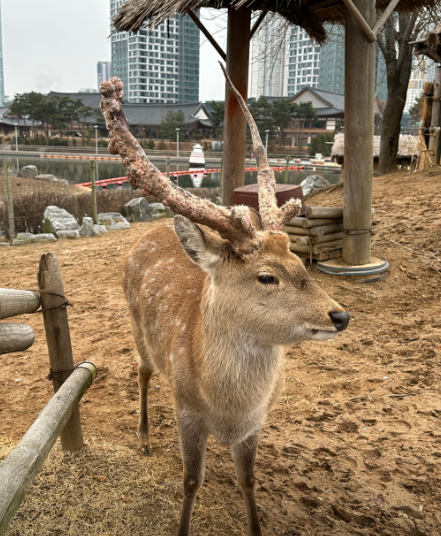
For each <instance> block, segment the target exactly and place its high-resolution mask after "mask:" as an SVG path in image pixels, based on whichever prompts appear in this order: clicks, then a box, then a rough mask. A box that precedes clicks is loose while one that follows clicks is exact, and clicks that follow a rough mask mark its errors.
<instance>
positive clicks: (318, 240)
mask: <svg viewBox="0 0 441 536" xmlns="http://www.w3.org/2000/svg"><path fill="white" fill-rule="evenodd" d="M290 240H291V242H292V239H290ZM310 240H312V241H313V242H312V243H313V244H323V243H325V242H333V241H334V240H343V232H341V233H331V234H327V235H323V236H319V237H313V236H309V237H308V236H298V237H297V238H296V239H295V243H296V244H297V245H298V246H308V245H309V243H310Z"/></svg>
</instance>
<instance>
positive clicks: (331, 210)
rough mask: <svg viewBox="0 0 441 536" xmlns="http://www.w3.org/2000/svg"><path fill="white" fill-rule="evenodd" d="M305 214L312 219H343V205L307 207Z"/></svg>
mask: <svg viewBox="0 0 441 536" xmlns="http://www.w3.org/2000/svg"><path fill="white" fill-rule="evenodd" d="M305 216H306V217H307V218H310V219H318V218H338V219H340V220H341V219H343V207H306V212H305Z"/></svg>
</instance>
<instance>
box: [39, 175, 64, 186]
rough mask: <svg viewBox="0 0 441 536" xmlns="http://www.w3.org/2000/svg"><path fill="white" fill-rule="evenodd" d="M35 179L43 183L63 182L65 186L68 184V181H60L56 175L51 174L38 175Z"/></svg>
mask: <svg viewBox="0 0 441 536" xmlns="http://www.w3.org/2000/svg"><path fill="white" fill-rule="evenodd" d="M34 178H35V179H37V180H41V181H49V182H62V183H64V184H68V181H67V180H66V179H58V178H57V177H56V176H55V175H52V174H50V173H40V175H36V176H35V177H34Z"/></svg>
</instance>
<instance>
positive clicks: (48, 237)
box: [11, 233, 57, 246]
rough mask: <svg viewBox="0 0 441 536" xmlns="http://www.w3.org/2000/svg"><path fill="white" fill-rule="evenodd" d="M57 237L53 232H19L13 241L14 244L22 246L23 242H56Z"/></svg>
mask: <svg viewBox="0 0 441 536" xmlns="http://www.w3.org/2000/svg"><path fill="white" fill-rule="evenodd" d="M56 240H57V239H56V238H55V236H54V235H53V234H52V233H40V234H32V233H17V237H16V238H15V240H13V241H12V243H11V245H12V246H20V245H21V244H33V243H34V242H56Z"/></svg>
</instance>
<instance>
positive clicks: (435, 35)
mask: <svg viewBox="0 0 441 536" xmlns="http://www.w3.org/2000/svg"><path fill="white" fill-rule="evenodd" d="M411 44H412V45H415V48H414V54H415V55H416V56H419V55H420V54H424V55H425V56H427V57H429V58H430V59H432V60H433V61H435V62H437V63H441V22H440V23H438V24H437V25H436V27H435V28H434V29H433V30H431V31H430V32H429V33H428V34H426V35H425V36H424V37H422V38H421V39H418V40H417V41H413V42H412V43H411Z"/></svg>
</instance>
